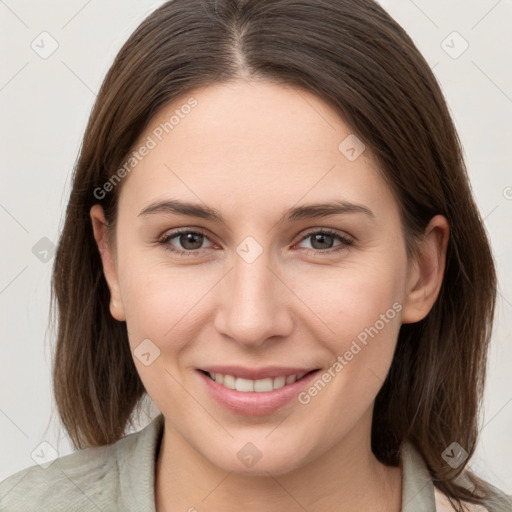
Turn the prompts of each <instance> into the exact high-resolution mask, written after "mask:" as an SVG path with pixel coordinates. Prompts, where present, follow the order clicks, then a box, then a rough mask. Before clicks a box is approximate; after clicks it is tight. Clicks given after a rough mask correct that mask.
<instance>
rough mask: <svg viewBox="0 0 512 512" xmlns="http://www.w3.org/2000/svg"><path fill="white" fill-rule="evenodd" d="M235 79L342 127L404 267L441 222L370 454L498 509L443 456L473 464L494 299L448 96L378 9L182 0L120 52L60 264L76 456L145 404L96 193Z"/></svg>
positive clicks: (62, 386)
mask: <svg viewBox="0 0 512 512" xmlns="http://www.w3.org/2000/svg"><path fill="white" fill-rule="evenodd" d="M240 78H243V79H246V80H251V79H254V80H260V79H261V80H268V81H272V82H275V83H280V84H286V85H292V86H295V87H300V88H303V89H305V90H308V91H310V92H312V93H314V94H316V95H317V96H318V97H320V98H322V99H323V100H324V101H326V102H327V103H328V104H329V105H330V106H331V107H332V108H333V109H334V110H335V111H336V112H337V113H338V114H339V115H340V117H341V119H343V121H344V122H345V123H346V124H347V125H349V126H350V127H351V129H352V131H353V133H355V134H357V136H358V137H359V138H360V139H361V140H363V141H364V143H365V144H366V145H368V147H370V148H371V150H372V152H373V154H374V155H375V157H376V159H377V162H378V164H379V170H380V172H381V173H382V175H383V176H384V177H385V179H386V181H387V183H388V184H389V186H390V188H391V190H392V192H393V194H394V196H395V198H396V200H397V202H398V204H399V207H400V212H401V220H402V224H403V230H404V234H405V239H406V246H407V250H408V255H409V256H411V255H413V254H414V252H415V247H416V246H415V242H416V241H417V239H418V237H419V236H420V235H421V234H422V233H423V231H424V229H425V227H426V226H427V224H428V222H429V220H430V219H431V218H432V217H433V216H434V215H437V214H442V215H444V216H445V217H446V218H447V220H448V223H449V226H450V239H449V243H448V248H447V260H446V268H445V274H444V281H443V284H442V287H441V290H440V293H439V296H438V299H437V301H436V303H435V304H434V306H433V307H432V309H431V311H430V312H429V314H428V315H427V316H426V317H425V318H424V319H423V320H421V321H419V322H417V323H414V324H406V325H402V327H401V329H400V332H399V336H398V344H397V349H396V351H395V356H394V359H393V362H392V364H391V368H390V371H389V373H388V375H387V378H386V380H385V382H384V384H383V386H382V388H381V389H380V391H379V393H378V395H377V397H376V402H375V407H374V416H373V425H372V433H371V436H372V437H371V442H372V450H373V452H374V454H375V456H376V457H377V458H378V459H379V460H380V461H381V462H383V463H385V464H387V465H394V466H396V465H397V464H398V463H399V460H398V454H399V448H400V446H401V444H402V443H403V442H404V440H408V441H410V442H411V443H413V445H414V446H415V448H416V449H417V450H418V451H419V453H420V454H421V455H422V456H423V458H424V460H425V461H426V464H427V466H428V470H429V472H430V474H431V475H432V478H433V481H434V483H435V485H436V487H437V488H438V489H440V490H441V491H442V492H444V493H445V494H446V495H447V496H449V497H451V498H453V500H454V501H455V503H456V504H457V506H459V507H462V505H461V503H460V500H466V501H468V502H471V503H479V504H482V505H484V506H486V507H487V508H488V509H489V510H490V511H498V510H505V508H504V507H505V505H503V503H504V501H501V502H500V497H499V491H498V490H497V489H495V488H494V487H493V486H492V485H490V484H489V483H487V482H485V481H483V480H481V479H479V478H478V477H476V476H475V475H473V474H472V473H471V472H470V471H465V472H464V475H465V477H466V478H469V479H470V481H471V482H472V486H471V487H474V488H468V486H467V485H463V484H462V483H461V481H460V479H459V477H460V476H462V473H463V470H464V469H465V466H466V464H463V465H461V466H460V467H458V468H457V469H452V468H451V467H450V465H448V464H447V463H446V462H445V461H444V459H443V458H442V453H443V452H444V450H445V449H446V448H447V447H448V446H449V445H450V444H451V443H452V442H453V441H456V442H457V443H458V444H459V445H460V446H462V447H463V448H464V450H466V452H467V453H468V456H469V457H468V460H467V461H469V459H470V458H471V456H472V455H473V453H474V451H475V447H476V443H477V437H478V416H479V411H480V405H481V402H482V396H483V388H484V382H485V374H486V361H487V349H488V343H489V341H490V335H491V327H492V322H493V316H494V309H495V299H496V273H495V266H494V262H493V257H492V252H491V249H490V244H489V240H488V238H487V235H486V232H485V229H484V225H483V221H482V218H481V216H480V214H479V212H478V209H477V207H476V204H475V201H474V198H473V196H472V192H471V188H470V184H469V179H468V175H467V171H466V169H465V163H464V160H463V155H462V148H461V143H460V140H459V138H458V135H457V133H456V130H455V127H454V124H453V121H452V119H451V117H450V114H449V110H448V108H447V105H446V102H445V99H444V97H443V94H442V92H441V89H440V87H439V84H438V82H437V80H436V78H435V76H434V75H433V73H432V71H431V69H430V67H429V66H428V64H427V62H426V61H425V59H424V58H423V57H422V55H421V54H420V52H419V51H418V49H417V48H416V47H415V45H414V43H413V42H412V40H411V39H410V38H409V36H408V35H407V34H406V32H405V31H404V30H403V29H402V28H401V27H400V26H399V25H398V24H397V23H396V22H395V21H394V20H393V19H392V18H391V17H390V16H389V15H388V14H387V13H386V12H385V11H384V10H383V9H382V8H381V7H380V6H379V5H378V4H377V3H376V2H374V1H373V0H337V1H334V0H246V1H242V0H173V1H170V2H167V3H165V4H164V5H162V6H161V7H159V8H158V9H157V10H156V11H154V12H153V13H152V14H151V15H150V16H149V17H148V18H146V19H145V20H144V21H143V22H142V23H141V24H140V26H139V27H138V28H137V29H136V30H135V32H134V33H133V34H132V35H131V36H130V38H129V39H128V41H127V42H126V43H125V44H124V46H123V47H122V49H121V50H120V52H119V53H118V55H117V57H116V59H115V61H114V63H113V65H112V66H111V68H110V70H109V71H108V73H107V76H106V78H105V80H104V82H103V84H102V86H101V89H100V92H99V94H98V96H97V99H96V102H95V105H94V108H93V110H92V113H91V116H90V119H89V122H88V125H87V128H86V132H85V135H84V139H83V144H82V146H81V150H80V154H79V157H78V160H77V162H76V165H75V168H74V173H73V184H72V191H71V195H70V199H69V203H68V206H67V210H66V218H65V224H64V227H63V231H62V234H61V237H60V240H59V243H58V248H57V252H56V257H55V260H54V266H53V278H52V302H51V305H52V310H53V308H54V307H55V302H56V305H57V306H58V311H57V312H56V313H57V314H56V315H55V318H56V320H57V321H58V332H57V341H56V347H55V354H54V361H53V382H54V394H55V398H56V403H57V408H58V412H59V415H60V418H61V420H62V422H63V425H64V426H65V428H66V430H67V432H68V434H69V436H70V439H71V440H72V442H73V444H74V446H75V448H83V447H86V446H98V445H105V444H109V443H113V442H115V441H117V440H118V439H119V438H120V437H122V436H123V433H124V432H125V429H126V427H127V425H128V424H129V422H130V421H131V417H132V414H133V413H134V410H135V409H136V408H137V406H138V405H140V403H141V399H142V398H144V395H145V389H144V386H143V384H142V382H141V380H140V378H139V376H138V374H137V371H136V368H135V365H134V363H133V359H132V355H131V353H130V348H129V343H128V337H127V332H126V325H125V323H123V322H118V321H116V320H115V319H114V318H113V317H112V316H111V315H110V312H109V297H110V293H109V289H108V286H107V283H106V280H105V278H104V276H103V270H102V264H101V259H100V256H99V253H98V250H97V246H96V242H95V239H94V236H93V231H92V225H91V222H90V217H89V210H90V208H91V207H92V206H93V205H94V204H96V203H101V204H102V205H103V207H104V209H105V212H106V218H107V222H108V224H109V227H110V228H111V232H113V231H112V230H113V227H115V223H116V214H117V202H118V197H119V192H120V190H121V189H122V182H121V183H120V184H119V185H118V186H116V187H113V190H111V191H109V192H108V193H103V192H102V195H101V198H100V197H99V195H98V193H97V191H98V189H100V188H101V187H103V185H104V184H105V183H106V182H107V181H108V180H110V179H112V176H113V175H114V174H115V172H116V171H117V170H118V169H119V168H120V167H121V166H122V165H123V162H124V161H125V160H126V158H127V157H128V155H129V154H130V151H131V150H132V149H133V145H134V143H135V142H136V140H137V139H138V137H139V136H140V135H141V133H142V132H143V131H144V129H145V128H146V127H147V125H148V123H149V121H150V120H151V119H152V117H153V116H154V115H155V114H156V113H157V112H159V110H160V109H162V108H163V107H164V106H165V105H166V104H168V103H169V102H172V101H174V100H175V99H177V98H182V97H186V95H187V94H188V93H189V92H190V91H192V90H193V89H195V88H197V87H201V86H208V85H212V84H215V83H222V82H227V81H231V80H237V79H240ZM102 190H103V191H104V190H105V189H102ZM95 191H96V193H95ZM467 461H466V463H467ZM500 503H501V505H500ZM500 507H503V508H500Z"/></svg>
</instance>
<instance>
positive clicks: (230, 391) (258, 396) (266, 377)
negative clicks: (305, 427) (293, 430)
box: [196, 367, 320, 416]
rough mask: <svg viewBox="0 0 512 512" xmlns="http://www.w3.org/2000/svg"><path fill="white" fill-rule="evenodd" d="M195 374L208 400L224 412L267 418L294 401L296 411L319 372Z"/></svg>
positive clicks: (225, 369) (239, 370)
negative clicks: (304, 393)
mask: <svg viewBox="0 0 512 512" xmlns="http://www.w3.org/2000/svg"><path fill="white" fill-rule="evenodd" d="M221 369H222V371H219V370H221ZM213 370H216V371H213ZM234 370H236V371H234ZM196 371H197V375H198V376H199V377H200V381H202V385H203V386H204V390H205V392H206V393H207V396H209V397H210V398H212V399H213V400H214V401H216V402H217V403H218V404H219V405H221V406H222V407H223V408H224V409H226V410H228V411H230V412H232V413H233V412H234V413H236V414H237V415H240V414H242V415H245V416H265V415H270V414H272V413H275V412H277V411H278V410H279V409H281V408H282V407H284V406H285V405H286V404H291V403H293V402H294V399H295V402H296V405H295V407H296V406H297V405H298V404H299V403H300V404H302V402H299V401H298V400H297V398H298V396H299V394H300V393H301V392H303V391H304V389H306V388H307V386H309V385H311V382H312V381H313V379H314V378H315V376H316V375H317V374H318V373H319V372H320V369H318V368H317V369H313V370H311V369H304V368H282V367H281V368H266V369H263V370H248V369H243V368H240V367H215V368H208V369H197V370H196ZM228 372H231V373H228ZM241 374H242V375H241ZM249 376H252V377H256V378H252V379H251V378H248V377H249ZM301 407H303V405H301Z"/></svg>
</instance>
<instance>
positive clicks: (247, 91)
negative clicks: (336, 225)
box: [121, 81, 393, 213]
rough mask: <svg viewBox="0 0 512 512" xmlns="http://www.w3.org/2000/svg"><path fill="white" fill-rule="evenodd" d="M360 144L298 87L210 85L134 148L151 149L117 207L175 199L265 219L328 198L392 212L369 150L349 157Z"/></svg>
mask: <svg viewBox="0 0 512 512" xmlns="http://www.w3.org/2000/svg"><path fill="white" fill-rule="evenodd" d="M354 142H355V143H356V144H357V143H358V142H357V139H354V134H353V133H352V131H351V129H350V127H349V126H347V125H346V124H345V123H344V122H343V121H342V119H341V118H340V117H339V116H338V115H337V113H336V112H335V111H334V110H332V109H331V108H330V107H329V105H328V104H327V103H325V102H324V101H323V100H322V99H321V98H319V97H317V96H315V95H314V94H312V93H309V92H307V91H304V90H302V89H297V88H294V87H290V86H284V85H278V84H273V83H271V82H246V81H237V82H230V83H223V84H215V85H211V86H209V87H206V88H200V89H196V90H194V91H191V92H190V93H188V94H186V95H184V96H182V97H181V98H180V99H178V100H175V101H173V102H172V103H171V104H168V105H166V106H165V107H164V108H162V109H161V110H160V111H159V112H158V113H157V114H156V115H155V116H154V117H153V119H152V120H151V121H150V123H149V124H148V127H147V129H146V130H145V131H144V133H143V134H142V135H141V137H139V140H138V141H137V143H136V144H135V145H134V149H135V150H137V149H138V148H140V147H142V146H144V145H145V146H147V147H149V148H150V149H149V150H148V151H145V152H144V153H145V156H144V157H142V158H141V159H140V161H137V164H136V166H134V168H133V170H132V171H131V172H130V173H129V175H128V177H127V178H126V181H127V182H126V183H124V184H123V193H122V194H121V202H122V198H123V195H124V196H128V197H129V199H130V201H129V203H130V204H131V205H133V206H135V205H136V206H137V207H139V206H140V207H143V206H144V205H145V204H147V203H148V202H149V201H150V200H154V199H155V198H158V197H164V196H166V195H173V196H177V195H179V196H180V197H182V196H186V198H188V199H191V200H192V199H193V200H196V201H197V200H198V199H200V200H201V201H205V202H208V203H209V204H211V202H215V203H216V204H215V207H216V208H219V209H222V208H223V207H224V208H234V209H241V208H243V209H244V211H252V212H253V213H261V212H259V210H260V209H263V208H265V209H266V210H267V211H268V208H269V207H272V206H273V205H288V206H291V205H293V204H296V203H297V202H300V201H301V199H303V200H304V201H305V202H309V201H316V200H325V199H326V194H329V199H334V198H336V199H347V200H353V201H358V202H363V203H364V202H368V201H370V202H372V203H374V204H375V202H376V201H382V202H384V203H386V202H387V203H388V205H387V206H388V207H389V202H390V201H391V202H393V198H392V196H391V193H390V191H389V190H387V188H388V187H387V185H386V183H385V181H384V180H383V179H382V177H381V176H380V173H379V172H378V171H377V168H376V165H375V163H374V161H373V158H372V156H371V154H370V150H369V148H365V149H364V151H363V152H362V153H361V154H360V156H359V157H357V158H355V159H354V158H353V156H354V151H352V152H349V153H347V151H346V150H347V148H348V149H349V150H351V149H352V148H351V147H350V146H354ZM340 145H341V146H340ZM355 149H356V151H357V152H359V151H360V150H361V149H362V146H358V147H356V148H355ZM356 155H357V154H356ZM125 189H126V190H125ZM220 199H221V200H222V204H221V203H220V201H219V200H220ZM377 206H378V205H377Z"/></svg>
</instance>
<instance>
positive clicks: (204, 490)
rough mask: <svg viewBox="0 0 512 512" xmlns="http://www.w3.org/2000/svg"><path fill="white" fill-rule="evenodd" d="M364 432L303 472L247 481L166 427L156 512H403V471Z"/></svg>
mask: <svg viewBox="0 0 512 512" xmlns="http://www.w3.org/2000/svg"><path fill="white" fill-rule="evenodd" d="M360 427H361V425H359V424H358V425H357V427H356V428H354V429H353V430H352V432H350V433H349V434H348V435H347V436H345V437H344V438H343V440H342V441H340V442H339V443H338V444H337V445H335V446H333V447H332V448H331V449H330V450H328V451H327V452H326V453H324V454H323V455H321V456H320V457H318V458H316V459H314V460H311V461H310V462H308V463H306V464H305V465H303V466H301V467H300V468H297V469H294V470H292V471H290V472H288V473H286V474H283V475H279V476H273V475H271V474H270V473H267V476H247V475H243V474H238V473H234V472H227V471H224V470H223V469H221V468H219V467H217V466H215V465H214V464H212V463H211V462H210V461H209V460H207V459H206V458H205V457H203V456H202V455H201V454H200V453H199V452H197V451H196V450H195V449H194V448H193V447H192V446H190V445H189V444H188V443H187V442H186V440H185V439H184V438H183V437H182V436H181V435H180V434H179V432H177V431H176V430H175V429H173V428H172V426H171V425H170V424H169V422H167V421H166V422H165V426H164V432H163V436H162V442H161V445H160V449H159V454H158V457H157V464H156V478H155V505H156V510H157V512H174V511H183V510H185V511H189V510H190V511H194V510H196V511H201V510H208V511H209V512H220V511H223V512H224V511H225V510H232V511H235V510H243V511H244V512H261V510H265V511H266V512H281V511H282V510H288V511H292V512H295V511H297V512H299V511H300V512H304V510H307V511H308V512H323V511H325V510H339V511H345V510H346V511H352V510H365V511H368V512H373V511H381V510H386V511H389V512H400V510H401V501H402V476H401V469H400V468H397V467H389V466H385V465H383V464H382V463H380V462H379V461H378V460H377V459H376V457H375V456H374V454H373V452H372V451H371V446H370V436H369V433H370V430H369V428H366V429H364V428H360ZM367 427H371V418H370V422H369V424H368V425H367Z"/></svg>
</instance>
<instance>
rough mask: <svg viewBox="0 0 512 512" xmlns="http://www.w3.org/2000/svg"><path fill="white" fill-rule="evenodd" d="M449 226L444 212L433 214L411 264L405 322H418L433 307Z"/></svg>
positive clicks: (443, 266)
mask: <svg viewBox="0 0 512 512" xmlns="http://www.w3.org/2000/svg"><path fill="white" fill-rule="evenodd" d="M449 234H450V229H449V226H448V221H447V220H446V217H444V216H443V215H436V216H435V217H433V218H432V219H431V220H430V222H429V224H428V226H427V227H426V229H425V233H424V236H423V238H422V239H421V241H420V242H419V247H418V255H417V256H416V258H415V259H414V261H413V262H412V263H411V265H410V266H409V271H408V277H407V289H406V298H405V300H404V308H403V313H402V323H404V324H409V323H414V322H419V321H420V320H422V319H423V318H425V317H426V316H427V314H428V313H429V311H430V310H431V309H432V306H433V305H434V303H435V301H436V299H437V297H438V295H439V290H440V289H441V285H442V282H443V275H444V269H445V265H446V248H447V246H448V238H449Z"/></svg>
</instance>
